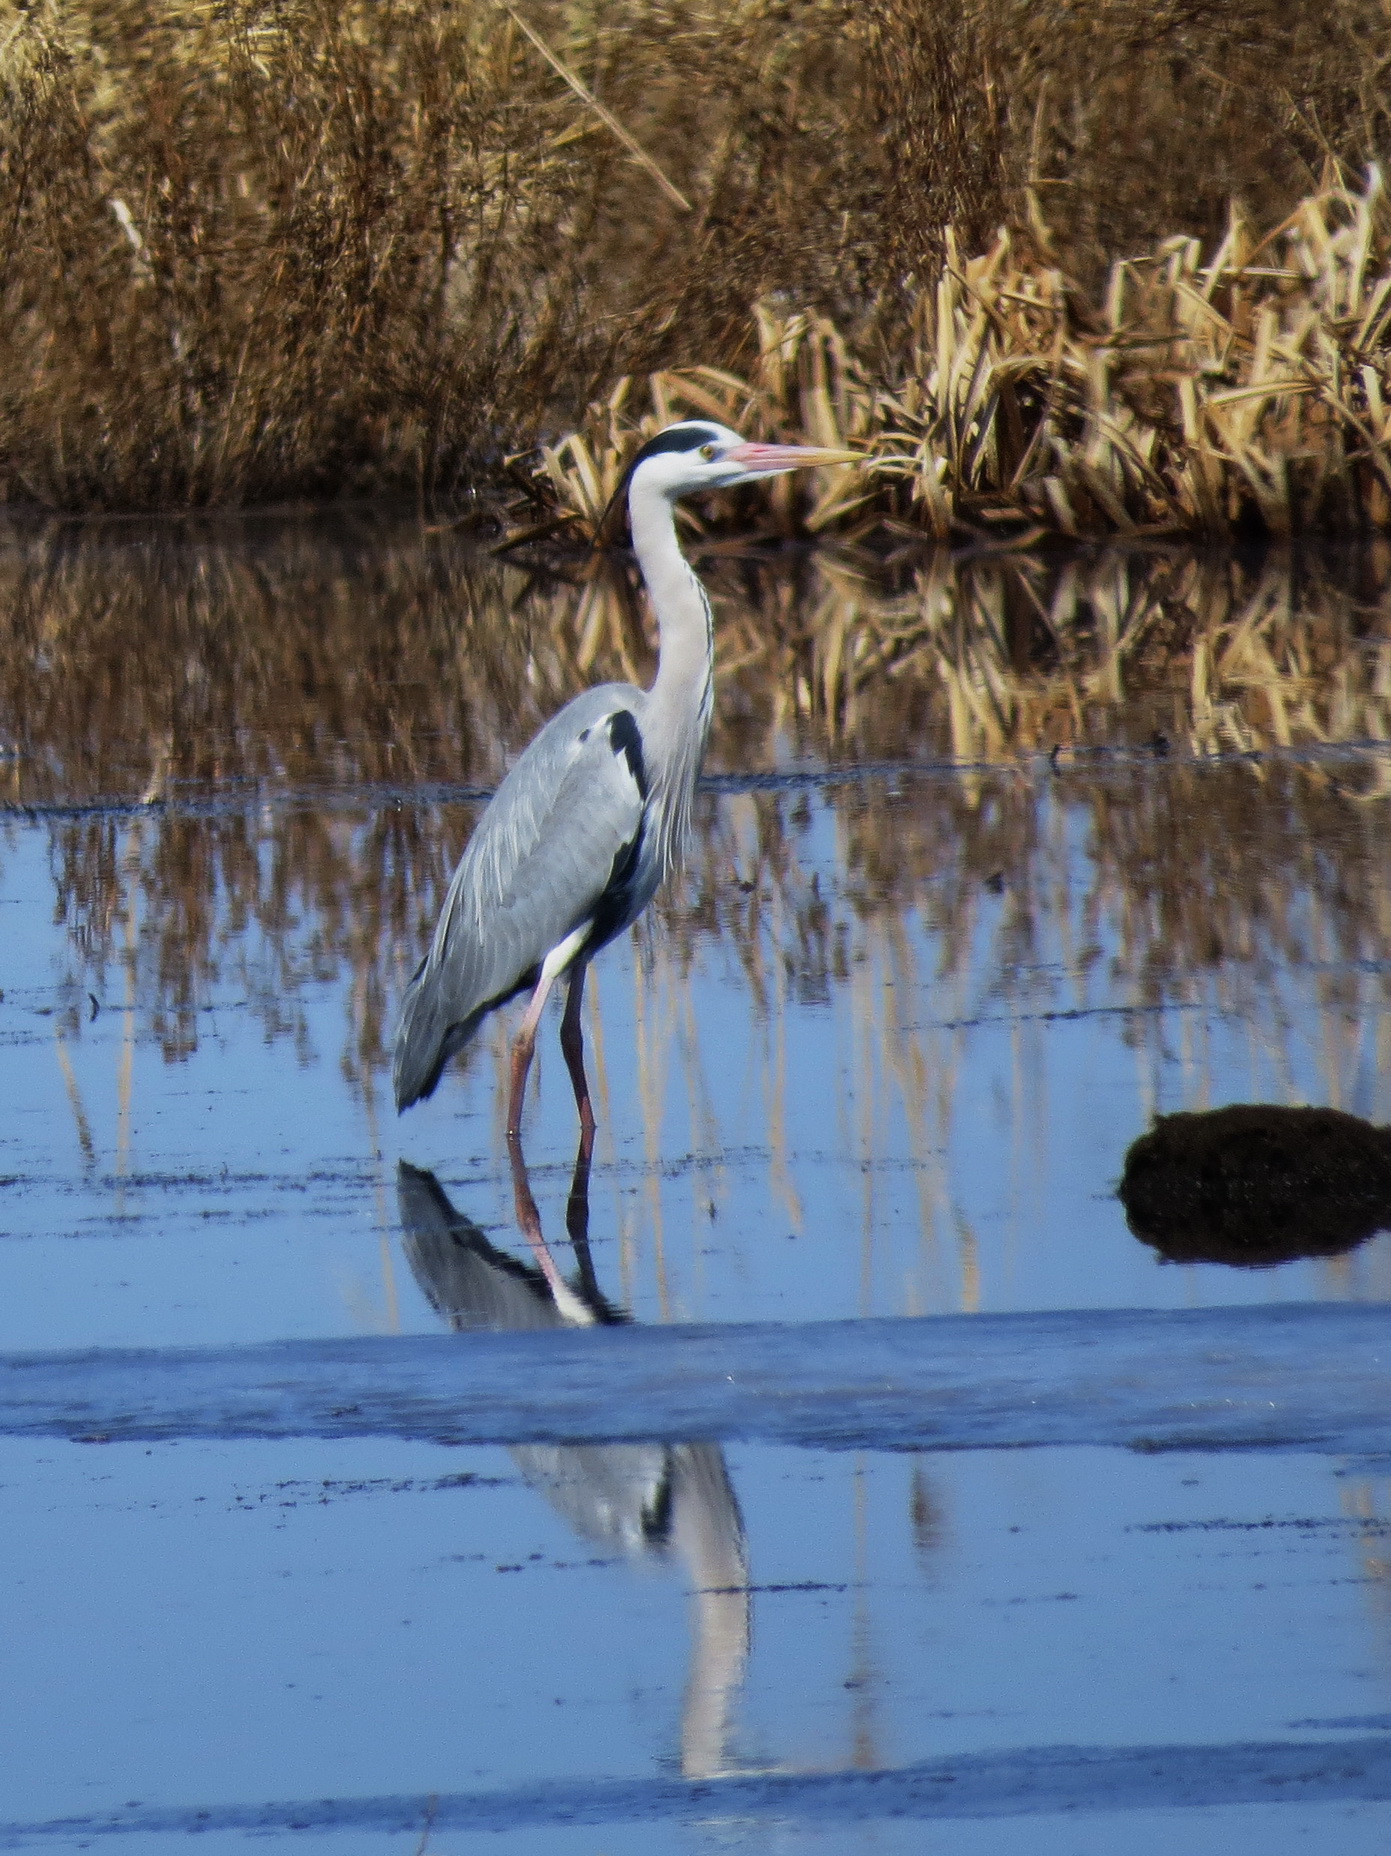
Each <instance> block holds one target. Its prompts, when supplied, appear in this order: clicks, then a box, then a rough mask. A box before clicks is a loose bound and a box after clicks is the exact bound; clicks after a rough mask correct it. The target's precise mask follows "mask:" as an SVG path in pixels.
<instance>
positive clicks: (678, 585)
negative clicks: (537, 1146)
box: [393, 419, 860, 1139]
mask: <svg viewBox="0 0 1391 1856" xmlns="http://www.w3.org/2000/svg"><path fill="white" fill-rule="evenodd" d="M858 461H860V460H859V458H858V454H856V453H854V452H850V451H841V450H834V449H829V448H826V447H823V446H813V445H770V444H751V443H748V442H746V441H745V440H744V439H743V438H741V437H740V436H739V434H738V433H737V432H734V431H731V430H730V429H729V427H728V426H725V425H719V424H716V423H715V422H714V421H713V420H708V419H685V420H682V421H680V422H679V423H678V424H676V425H669V426H668V427H667V428H666V429H665V430H664V431H661V432H658V433H657V434H656V436H655V437H654V438H650V439H648V441H647V443H646V444H645V445H643V447H642V448H641V450H640V451H639V452H638V453H637V455H636V456H635V457H634V459H633V461H632V463H631V464H630V465H629V467H628V470H627V472H626V474H625V476H624V479H623V481H622V482H621V483H620V485H619V488H618V491H617V492H616V493H615V500H617V498H618V496H621V494H622V492H623V490H624V488H625V487H626V490H627V498H628V518H629V523H630V526H631V531H632V538H633V550H634V553H635V554H636V555H637V560H638V566H639V568H640V569H641V571H642V577H643V580H644V582H645V583H646V587H647V595H648V598H649V600H650V601H651V604H652V610H653V612H654V614H655V615H656V619H657V628H658V665H657V675H656V679H655V681H654V682H653V684H652V687H651V689H647V690H643V689H638V688H636V687H635V686H634V685H633V684H630V683H603V684H600V685H598V686H597V687H596V688H593V689H587V690H584V691H583V692H582V693H581V694H580V695H578V696H576V697H575V698H574V699H573V700H572V701H570V702H568V703H567V704H566V705H565V707H564V708H563V709H562V710H561V711H560V712H559V714H558V715H555V716H553V717H552V718H551V720H550V721H549V722H547V724H546V725H545V727H544V728H543V729H542V730H541V732H540V733H539V734H538V735H537V736H536V737H535V739H534V740H533V741H532V743H531V745H530V746H529V747H528V748H527V749H526V751H525V752H524V753H523V754H522V756H521V758H520V759H519V760H518V761H517V763H516V765H515V766H514V767H513V768H512V769H511V771H510V772H509V773H508V775H507V777H506V778H505V779H504V780H503V782H502V784H501V785H500V786H499V787H498V789H497V791H496V793H494V795H493V797H492V799H491V800H490V801H489V802H488V805H487V808H486V810H485V811H484V813H483V816H482V818H480V819H479V821H478V824H477V827H476V828H475V830H474V833H473V836H472V837H471V838H470V840H469V843H468V846H467V848H466V849H465V851H464V855H463V858H462V859H461V861H460V863H459V867H458V869H457V870H456V871H455V872H454V876H453V880H452V881H451V883H450V885H449V890H448V893H447V895H446V897H445V901H444V907H443V909H442V910H441V912H440V918H439V923H438V925H437V927H436V929H435V935H434V940H433V941H432V943H431V945H430V951H429V952H428V953H427V954H426V956H425V958H424V960H423V961H422V962H421V964H420V967H419V969H418V970H417V972H416V974H415V976H414V978H413V979H412V980H411V982H410V984H409V986H408V987H407V988H406V993H405V998H404V1001H403V1003H402V1008H401V1020H400V1024H399V1026H398V1027H397V1031H396V1049H395V1061H394V1066H393V1081H394V1084H395V1090H396V1106H397V1108H398V1110H401V1109H406V1108H409V1107H410V1105H411V1104H412V1103H413V1102H418V1101H420V1100H421V1098H422V1097H424V1096H428V1095H430V1094H431V1093H432V1092H433V1090H434V1088H435V1085H436V1084H437V1083H438V1082H439V1079H440V1076H441V1073H442V1072H443V1070H444V1066H445V1065H446V1063H448V1061H449V1059H450V1058H451V1057H452V1056H453V1055H454V1054H455V1052H456V1051H459V1050H461V1049H462V1048H463V1047H464V1045H465V1044H466V1043H467V1042H468V1041H469V1039H470V1038H471V1037H472V1036H473V1034H474V1033H475V1032H476V1031H477V1029H478V1027H479V1025H480V1024H481V1023H482V1021H483V1019H484V1018H485V1017H486V1016H487V1015H488V1014H489V1013H490V1012H492V1011H494V1010H495V1009H496V1008H497V1007H498V1006H500V1005H503V1004H505V1003H506V1002H507V1001H508V1000H509V999H512V998H515V997H516V996H517V994H519V993H522V992H530V994H531V998H530V1002H529V1003H528V1005H527V1008H526V1012H525V1015H524V1016H523V1018H522V1023H521V1027H520V1029H519V1030H518V1032H517V1036H516V1039H515V1041H514V1043H513V1046H512V1067H511V1091H510V1095H509V1098H508V1108H507V1133H508V1137H509V1139H516V1138H518V1137H519V1135H520V1131H521V1118H522V1101H523V1097H524V1095H525V1091H526V1079H527V1072H528V1070H529V1068H530V1066H531V1056H532V1051H533V1050H534V1048H535V1043H536V1028H537V1025H538V1024H539V1022H540V1018H541V1013H542V1010H543V1008H544V1006H545V1003H546V999H547V996H548V995H549V993H550V990H551V987H552V986H553V985H554V984H555V982H556V980H557V979H559V978H560V977H561V976H562V975H565V976H566V978H567V980H568V996H567V998H566V1003H565V1013H564V1017H563V1019H562V1021H561V1028H560V1044H561V1049H562V1051H563V1052H564V1055H565V1062H566V1066H567V1068H568V1069H569V1072H570V1080H571V1083H572V1085H573V1087H574V1091H575V1103H576V1106H577V1108H578V1109H579V1115H580V1126H581V1128H582V1130H583V1132H584V1135H585V1137H586V1138H588V1137H589V1136H590V1135H591V1134H592V1132H593V1128H594V1113H593V1109H592V1108H591V1106H590V1101H589V1086H588V1083H587V1082H586V1080H585V1074H584V1041H583V1034H582V1031H581V1027H580V1009H581V1002H582V999H583V995H584V978H585V970H586V968H587V967H588V965H589V962H590V961H591V960H592V959H593V958H594V956H595V954H597V953H598V952H599V950H600V948H602V947H603V946H604V945H605V944H606V943H607V942H609V941H612V940H613V939H614V937H615V936H616V935H619V934H622V933H623V931H624V930H625V929H626V928H629V927H631V926H632V924H633V923H634V922H635V921H636V920H637V918H638V916H639V915H640V914H641V913H642V911H643V910H644V909H645V908H646V907H647V904H648V903H649V902H650V901H651V900H652V897H653V895H654V894H655V893H656V891H657V889H658V887H659V885H660V884H661V882H662V880H663V879H664V878H665V877H666V876H667V875H668V874H669V873H670V872H671V871H672V870H673V869H674V868H675V867H676V866H677V865H678V864H679V863H680V861H681V856H682V852H683V847H684V844H685V840H686V837H687V834H688V831H689V828H690V819H691V805H692V800H693V798H694V794H695V787H696V778H697V775H698V774H699V771H700V762H701V756H702V754H703V753H704V751H705V742H706V737H707V735H708V733H709V730H710V715H711V706H712V702H713V695H714V662H715V659H714V625H713V621H712V618H711V613H710V602H709V600H708V599H707V597H706V594H705V589H704V587H703V586H702V585H701V583H700V580H699V579H698V577H697V576H696V573H695V571H694V569H693V568H692V567H691V565H690V563H689V562H688V561H687V559H686V557H685V556H684V555H683V554H682V552H681V548H680V545H679V543H678V541H677V538H676V513H675V505H676V502H677V499H678V498H679V497H682V496H691V495H694V494H696V493H697V492H698V491H701V490H721V489H727V488H729V487H730V486H732V485H734V484H740V483H751V482H753V481H755V480H756V479H758V478H760V477H775V476H780V475H781V474H782V473H783V472H785V471H791V470H798V469H801V468H803V467H805V466H807V465H818V464H844V463H851V462H858Z"/></svg>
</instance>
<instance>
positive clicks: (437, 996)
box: [391, 960, 472, 1114]
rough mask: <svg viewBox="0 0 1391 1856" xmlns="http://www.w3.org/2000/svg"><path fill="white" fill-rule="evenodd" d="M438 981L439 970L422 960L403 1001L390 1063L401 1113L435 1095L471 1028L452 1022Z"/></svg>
mask: <svg viewBox="0 0 1391 1856" xmlns="http://www.w3.org/2000/svg"><path fill="white" fill-rule="evenodd" d="M439 981H440V975H439V969H438V968H433V969H432V968H431V966H430V963H429V961H428V960H424V961H422V962H421V964H420V966H419V967H418V968H417V969H416V973H415V977H414V978H413V979H412V981H411V983H410V985H409V986H407V988H406V996H405V998H404V999H403V1000H402V1001H401V1022H400V1024H398V1025H397V1027H396V1048H395V1052H394V1054H393V1057H392V1064H391V1080H392V1085H393V1087H394V1088H395V1091H396V1111H397V1113H398V1114H400V1113H401V1112H402V1111H403V1110H405V1109H408V1108H409V1107H410V1106H411V1104H412V1103H413V1102H420V1101H423V1100H424V1099H425V1097H426V1096H430V1095H433V1094H434V1092H435V1085H436V1084H437V1083H438V1082H439V1080H440V1077H441V1075H442V1074H443V1072H444V1066H445V1064H446V1063H448V1061H449V1059H450V1058H451V1057H452V1056H453V1054H454V1052H455V1051H456V1050H458V1048H459V1046H460V1045H461V1044H462V1043H464V1042H465V1040H466V1039H467V1037H468V1034H469V1031H470V1030H471V1029H472V1027H471V1026H466V1025H459V1024H456V1023H453V1022H452V1021H451V1015H450V1013H449V1010H448V1008H447V1004H446V1001H445V999H444V997H443V991H444V989H443V987H442V986H441V985H440V983H439Z"/></svg>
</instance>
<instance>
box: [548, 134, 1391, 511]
mask: <svg viewBox="0 0 1391 1856" xmlns="http://www.w3.org/2000/svg"><path fill="white" fill-rule="evenodd" d="M756 326H757V331H758V342H759V353H758V360H757V363H756V365H755V366H754V367H753V368H752V369H751V370H750V371H749V373H748V374H747V375H745V376H739V375H735V374H732V373H730V372H729V371H727V370H717V369H714V368H709V367H698V368H694V369H690V370H684V371H678V370H668V371H664V372H659V373H655V374H652V375H651V376H649V377H648V378H647V380H646V381H645V382H643V383H641V384H639V383H637V382H635V381H633V380H632V379H630V378H625V379H624V380H622V381H620V382H619V384H618V386H617V387H616V388H615V389H614V391H613V392H611V393H610V394H609V396H608V397H607V398H606V399H605V400H604V401H602V402H600V403H596V404H595V405H593V406H591V408H590V410H589V413H588V416H587V418H586V420H585V422H584V424H583V425H582V426H581V427H580V428H579V429H578V430H577V431H575V432H573V433H571V434H569V435H568V436H567V437H566V438H564V439H563V440H561V442H560V443H559V444H557V445H554V446H546V447H543V448H542V451H541V453H540V457H539V462H538V464H537V465H536V466H535V467H534V468H535V470H536V473H537V478H538V482H539V484H540V485H541V488H542V491H543V493H544V494H545V495H547V496H549V497H550V498H552V499H554V501H555V504H556V505H557V507H558V509H559V510H560V511H561V512H562V513H563V515H564V516H565V517H567V518H569V520H570V521H571V523H572V524H573V525H574V526H575V527H576V528H577V529H578V530H580V531H581V532H589V533H592V532H593V527H594V522H595V518H596V515H597V514H598V512H600V511H601V510H602V509H603V508H604V506H605V505H606V503H607V500H608V497H609V495H610V494H611V493H612V490H613V488H614V486H615V484H616V483H617V481H618V479H619V476H620V475H621V471H622V467H623V462H624V459H625V458H626V457H627V456H629V455H631V452H632V449H633V447H634V444H635V443H636V442H637V440H638V439H639V438H640V437H641V436H642V435H644V434H646V433H650V432H651V431H653V430H655V429H657V428H659V427H660V426H661V425H662V424H664V423H665V422H666V421H667V420H669V419H670V418H672V417H673V416H677V417H682V416H700V415H702V414H704V415H708V416H713V417H716V418H719V419H722V420H724V421H725V422H727V423H732V424H734V425H736V426H738V427H739V428H740V429H741V430H746V431H750V432H756V433H757V434H759V435H761V436H772V435H775V434H776V435H777V436H780V437H783V438H801V439H804V440H806V441H809V442H813V443H816V444H825V445H837V446H853V447H856V448H859V449H861V450H863V452H864V454H865V459H866V462H865V465H864V466H863V467H861V468H856V469H846V468H838V469H836V470H835V471H832V472H823V473H821V477H822V481H821V482H820V484H819V485H818V486H817V488H816V490H815V491H814V493H813V494H812V495H811V496H810V497H807V496H806V495H805V494H804V493H802V492H800V491H797V490H784V492H783V493H782V495H781V497H780V498H778V499H777V500H776V502H775V505H774V506H775V508H776V509H777V510H778V512H779V514H780V515H781V518H782V525H783V527H784V529H787V528H789V527H800V528H801V529H802V530H803V531H804V532H810V533H812V534H824V533H831V532H834V533H837V534H839V535H841V536H843V537H845V538H847V539H855V538H860V539H865V540H870V539H871V538H875V539H877V540H879V541H880V543H881V545H882V536H883V531H884V527H885V524H886V523H887V525H888V527H889V529H890V531H891V532H892V531H893V530H895V529H897V530H900V531H906V532H918V533H921V534H925V535H928V536H931V537H933V538H935V539H937V540H943V541H944V540H947V539H949V538H951V537H953V536H956V537H958V538H960V537H961V536H962V535H963V534H974V535H976V536H980V535H982V534H985V535H990V534H993V535H995V536H996V537H997V538H1000V539H1009V540H1013V541H1014V542H1015V543H1016V544H1017V543H1018V542H1020V541H1023V542H1028V541H1031V540H1035V539H1039V538H1041V537H1042V536H1043V535H1044V534H1048V533H1052V534H1058V535H1062V536H1067V537H1073V538H1076V537H1079V536H1112V537H1141V536H1190V537H1202V538H1204V539H1209V540H1214V539H1220V540H1231V539H1234V538H1239V537H1251V536H1262V537H1267V538H1269V537H1277V538H1282V539H1283V538H1288V537H1290V536H1293V535H1300V534H1309V533H1314V532H1318V531H1366V530H1371V529H1381V528H1385V527H1387V526H1388V525H1391V344H1388V329H1391V214H1388V210H1387V206H1386V202H1385V200H1384V198H1383V184H1382V178H1381V174H1380V171H1379V170H1378V169H1376V168H1373V169H1371V170H1370V171H1369V174H1368V177H1367V180H1366V183H1365V185H1364V186H1363V187H1362V188H1360V189H1354V188H1349V187H1345V186H1341V185H1337V186H1330V187H1328V188H1326V189H1324V190H1323V191H1322V192H1320V193H1318V194H1316V195H1311V196H1310V197H1309V198H1307V199H1305V200H1303V201H1301V202H1300V204H1299V206H1298V207H1297V208H1296V209H1295V211H1294V212H1293V213H1292V214H1290V215H1289V217H1288V218H1287V219H1286V220H1285V221H1284V222H1283V223H1282V224H1281V225H1279V226H1278V227H1276V228H1274V229H1273V230H1271V231H1269V232H1267V233H1266V234H1265V235H1264V236H1257V234H1256V233H1255V232H1254V231H1253V230H1252V228H1251V227H1250V226H1249V225H1248V223H1247V222H1246V220H1245V219H1244V217H1243V216H1242V215H1241V213H1240V212H1239V211H1237V210H1236V209H1233V212H1232V216H1231V220H1230V223H1229V225H1228V227H1227V231H1226V234H1225V236H1224V237H1223V239H1222V240H1221V242H1220V243H1219V244H1218V246H1217V248H1216V250H1215V251H1213V252H1212V253H1211V255H1210V256H1207V257H1205V256H1204V255H1203V250H1202V247H1201V244H1200V242H1199V241H1198V240H1197V239H1195V238H1170V239H1167V240H1165V241H1163V242H1162V243H1161V244H1160V245H1159V246H1158V247H1157V248H1156V249H1155V250H1154V251H1153V252H1152V253H1150V254H1149V255H1148V256H1144V257H1139V258H1124V259H1120V260H1118V261H1117V262H1116V263H1114V264H1113V265H1112V267H1111V269H1110V271H1109V272H1108V274H1107V276H1106V277H1105V279H1104V281H1103V284H1102V286H1101V288H1100V289H1099V291H1098V292H1097V293H1095V294H1094V295H1090V296H1089V295H1086V294H1084V293H1083V292H1082V291H1081V290H1080V289H1079V288H1078V286H1077V285H1076V284H1075V282H1074V281H1073V280H1072V279H1070V278H1069V277H1068V275H1067V274H1066V272H1065V271H1064V270H1063V269H1061V268H1060V266H1059V265H1058V263H1057V262H1056V258H1055V254H1054V252H1053V250H1052V249H1051V245H1050V242H1049V241H1048V238H1047V234H1046V230H1045V229H1044V228H1042V226H1040V227H1039V228H1038V231H1037V233H1036V235H1034V236H1030V235H1024V236H1020V235H1018V234H1016V233H1013V232H1010V231H1002V232H1001V233H1000V234H999V235H998V236H997V238H996V239H995V241H994V243H993V245H992V246H991V248H990V249H989V251H987V252H986V253H984V254H983V255H981V256H978V257H967V256H963V255H962V253H961V252H960V251H959V250H958V248H957V245H956V242H955V238H954V236H953V234H952V233H951V232H950V230H949V231H948V234H947V249H946V254H945V259H944V262H943V265H942V267H941V270H940V273H939V275H938V278H937V281H936V283H935V285H933V286H932V287H930V288H925V289H924V290H923V291H922V292H921V293H920V295H919V296H918V298H917V299H916V301H915V304H914V307H913V315H912V319H911V327H910V330H909V332H908V334H907V336H906V338H905V343H904V348H905V352H904V354H903V355H902V356H901V357H895V359H894V360H893V361H891V362H886V360H885V358H884V357H883V356H882V354H880V355H876V356H874V357H873V358H871V356H870V355H868V354H867V353H866V352H865V350H864V348H863V347H862V346H860V347H857V345H856V343H855V342H854V341H852V340H850V339H847V337H846V336H845V334H844V333H843V332H842V331H841V330H840V329H839V328H838V327H837V325H836V324H835V322H834V321H833V320H832V319H831V318H830V317H828V316H825V315H821V314H817V313H815V312H810V311H795V312H786V311H782V310H780V309H779V308H778V307H777V306H776V305H774V304H773V303H771V302H768V303H764V304H762V305H760V307H759V309H758V312H757V315H756ZM794 499H795V500H794ZM523 532H525V531H523Z"/></svg>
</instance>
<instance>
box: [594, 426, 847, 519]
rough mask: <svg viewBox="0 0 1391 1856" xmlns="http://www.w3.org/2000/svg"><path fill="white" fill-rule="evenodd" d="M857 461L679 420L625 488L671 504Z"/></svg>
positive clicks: (638, 462) (827, 450)
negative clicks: (700, 494) (816, 466)
mask: <svg viewBox="0 0 1391 1856" xmlns="http://www.w3.org/2000/svg"><path fill="white" fill-rule="evenodd" d="M858 458H859V454H858V453H857V452H854V451H842V450H836V449H833V448H831V447H829V446H825V445H760V444H751V443H749V442H748V440H746V439H743V438H741V437H740V436H739V434H738V432H733V431H731V430H730V428H729V427H728V426H727V425H719V424H717V423H716V421H715V420H713V419H682V420H680V421H679V422H678V423H677V424H676V425H669V426H667V427H666V428H665V429H664V430H663V431H660V432H658V433H657V435H656V436H655V437H654V438H649V439H648V441H647V443H646V444H645V445H644V446H643V447H642V449H641V450H640V451H639V452H638V454H637V456H636V457H635V458H634V459H633V461H632V463H631V464H630V465H629V466H628V470H627V473H626V475H627V480H628V484H629V486H630V488H634V487H636V486H637V484H638V482H639V481H641V483H642V486H643V488H644V489H647V488H651V489H653V490H656V491H657V492H658V494H659V495H662V496H666V497H668V498H669V499H670V500H671V501H673V502H674V501H675V500H676V498H677V497H678V496H690V495H693V494H694V493H695V492H696V491H697V490H727V489H730V488H731V487H732V486H733V485H734V484H736V483H753V482H755V481H756V480H757V479H758V478H760V477H780V476H781V475H782V474H783V472H784V471H789V470H801V469H804V468H805V467H806V466H807V465H812V464H851V463H855V462H857V461H858Z"/></svg>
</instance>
